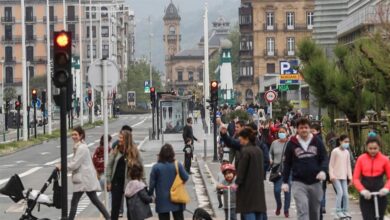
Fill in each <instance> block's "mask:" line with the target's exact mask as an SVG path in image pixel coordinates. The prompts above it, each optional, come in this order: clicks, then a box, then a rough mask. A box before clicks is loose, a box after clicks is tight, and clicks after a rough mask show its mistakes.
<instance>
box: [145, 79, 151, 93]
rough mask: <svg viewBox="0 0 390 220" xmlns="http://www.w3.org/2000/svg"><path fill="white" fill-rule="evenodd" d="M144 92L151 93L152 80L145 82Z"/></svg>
mask: <svg viewBox="0 0 390 220" xmlns="http://www.w3.org/2000/svg"><path fill="white" fill-rule="evenodd" d="M144 90H145V93H150V80H145V82H144Z"/></svg>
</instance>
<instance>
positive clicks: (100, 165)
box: [92, 135, 112, 188]
mask: <svg viewBox="0 0 390 220" xmlns="http://www.w3.org/2000/svg"><path fill="white" fill-rule="evenodd" d="M111 140H112V137H111V135H108V146H110V143H111ZM110 151H111V147H109V148H108V152H110ZM92 162H93V165H94V166H95V169H96V173H97V177H98V179H99V182H100V186H101V187H102V188H103V187H104V175H103V174H104V135H102V136H101V137H100V144H99V147H97V148H96V150H95V152H94V154H93V156H92Z"/></svg>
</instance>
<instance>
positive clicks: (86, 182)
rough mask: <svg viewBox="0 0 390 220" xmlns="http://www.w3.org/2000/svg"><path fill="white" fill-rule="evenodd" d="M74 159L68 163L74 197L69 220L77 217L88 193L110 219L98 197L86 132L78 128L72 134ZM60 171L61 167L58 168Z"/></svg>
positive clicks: (95, 176) (98, 186) (97, 185)
mask: <svg viewBox="0 0 390 220" xmlns="http://www.w3.org/2000/svg"><path fill="white" fill-rule="evenodd" d="M72 139H73V142H74V146H73V158H72V160H71V161H70V162H69V163H68V170H69V171H72V182H73V196H72V201H71V206H70V213H69V220H73V219H74V218H75V216H76V211H77V205H78V203H79V201H80V198H81V196H82V195H83V194H84V193H87V196H88V197H89V199H90V200H91V202H92V203H93V204H94V205H95V206H96V207H97V208H98V209H99V211H100V212H101V213H102V215H103V216H104V218H105V219H106V220H107V219H110V214H109V213H108V212H107V210H106V208H104V205H103V203H101V202H100V200H99V198H98V197H97V195H96V191H100V190H101V188H100V184H99V181H98V178H97V175H96V172H95V168H94V166H93V163H92V157H91V154H90V152H89V149H88V146H87V144H86V143H85V142H84V140H85V131H84V130H83V129H82V128H81V127H76V128H74V129H73V132H72ZM57 167H58V168H59V169H60V168H61V167H60V166H57Z"/></svg>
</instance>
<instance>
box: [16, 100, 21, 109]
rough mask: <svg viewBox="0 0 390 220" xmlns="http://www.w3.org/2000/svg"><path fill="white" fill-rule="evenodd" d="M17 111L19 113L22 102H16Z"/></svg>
mask: <svg viewBox="0 0 390 220" xmlns="http://www.w3.org/2000/svg"><path fill="white" fill-rule="evenodd" d="M15 110H17V111H19V110H20V102H19V101H15Z"/></svg>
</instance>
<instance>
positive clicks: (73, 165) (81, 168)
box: [68, 142, 101, 192]
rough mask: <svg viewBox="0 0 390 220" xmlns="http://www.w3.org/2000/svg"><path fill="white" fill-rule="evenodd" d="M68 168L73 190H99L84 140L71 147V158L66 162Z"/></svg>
mask: <svg viewBox="0 0 390 220" xmlns="http://www.w3.org/2000/svg"><path fill="white" fill-rule="evenodd" d="M68 170H69V171H72V182H73V192H92V191H100V190H101V188H100V184H99V180H98V178H97V175H96V170H95V167H94V166H93V162H92V157H91V154H90V152H89V149H88V146H87V145H86V144H85V143H84V142H79V143H77V144H75V146H74V147H73V158H72V160H71V161H69V162H68Z"/></svg>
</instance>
